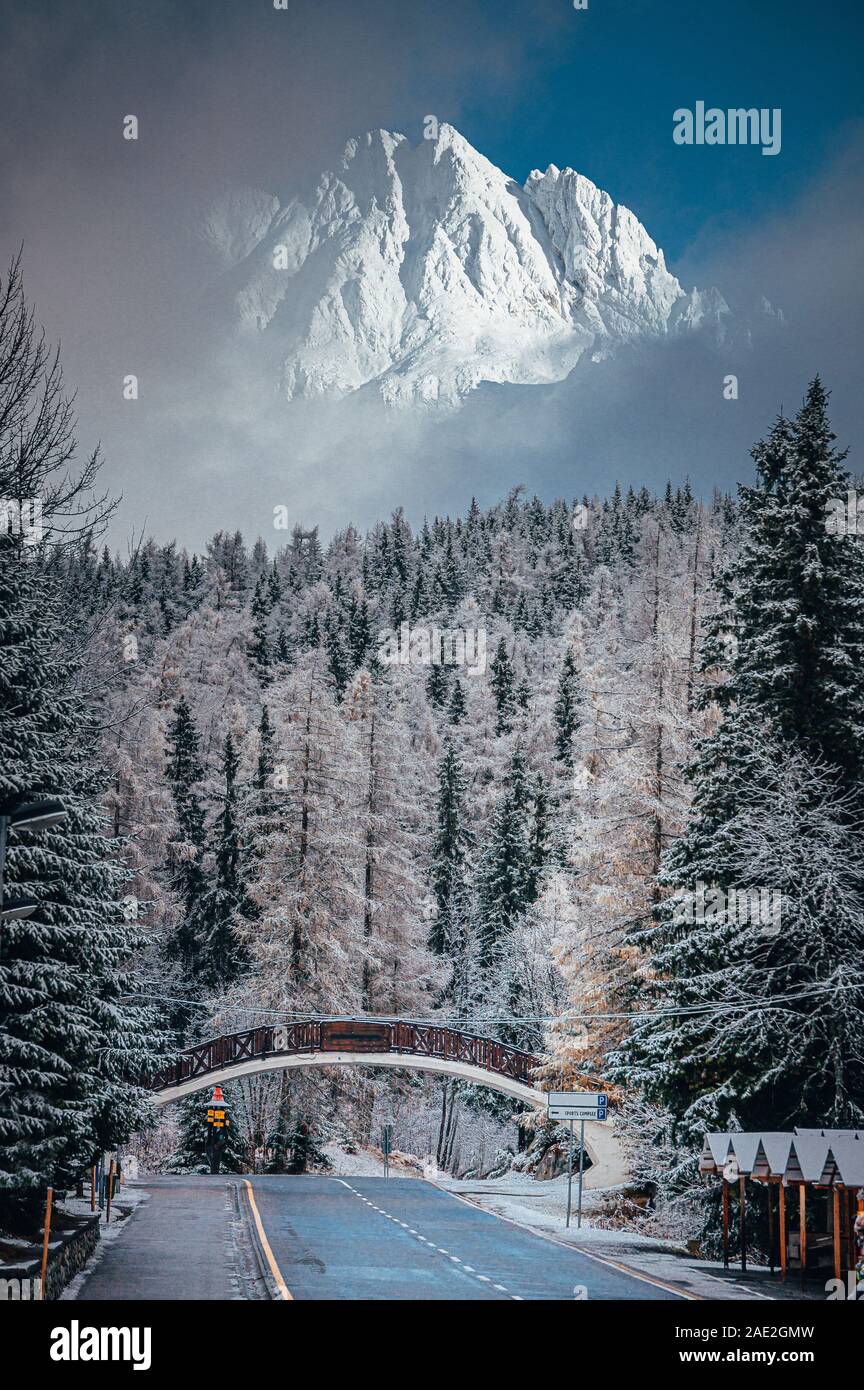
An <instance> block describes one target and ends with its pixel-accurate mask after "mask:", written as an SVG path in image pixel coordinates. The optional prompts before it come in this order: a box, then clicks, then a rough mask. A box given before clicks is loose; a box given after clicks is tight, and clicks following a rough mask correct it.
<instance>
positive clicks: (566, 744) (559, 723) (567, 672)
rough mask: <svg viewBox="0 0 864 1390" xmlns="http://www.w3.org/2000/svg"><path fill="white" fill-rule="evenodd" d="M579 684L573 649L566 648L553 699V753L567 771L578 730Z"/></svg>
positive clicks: (571, 759) (571, 761)
mask: <svg viewBox="0 0 864 1390" xmlns="http://www.w3.org/2000/svg"><path fill="white" fill-rule="evenodd" d="M580 705H581V683H580V680H579V672H578V670H577V669H576V657H575V655H574V652H573V649H572V648H568V650H567V651H566V653H565V655H564V661H563V662H562V665H561V674H560V676H559V678H558V694H557V696H556V699H555V752H556V753H557V755H558V758H559V759H560V761H561V762H562V763H563V764H564V766H565V767H566V768H568V769H570V768H572V767H573V739H574V737H575V734H576V730H577V729H578V728H579V713H580Z"/></svg>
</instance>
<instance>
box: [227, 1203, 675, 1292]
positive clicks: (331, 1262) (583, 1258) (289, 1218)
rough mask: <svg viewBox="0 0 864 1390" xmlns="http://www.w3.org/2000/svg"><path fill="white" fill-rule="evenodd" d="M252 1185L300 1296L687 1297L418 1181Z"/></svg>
mask: <svg viewBox="0 0 864 1390" xmlns="http://www.w3.org/2000/svg"><path fill="white" fill-rule="evenodd" d="M250 1182H251V1186H252V1192H253V1195H254V1200H255V1206H256V1207H257V1211H258V1214H259V1217H260V1221H261V1227H262V1229H263V1232H264V1238H265V1241H264V1245H265V1246H269V1252H270V1255H271V1256H272V1259H273V1260H274V1261H275V1264H276V1267H277V1270H278V1273H279V1274H280V1275H281V1278H282V1280H283V1281H284V1285H285V1286H286V1287H287V1290H288V1293H289V1294H290V1296H291V1297H292V1298H294V1299H387V1300H411V1299H422V1300H430V1299H439V1300H459V1301H462V1300H472V1301H473V1300H484V1299H486V1300H488V1299H492V1300H496V1299H497V1300H505V1301H506V1300H517V1301H527V1300H529V1299H567V1300H572V1299H574V1298H580V1297H581V1298H584V1297H587V1298H588V1300H589V1301H590V1300H597V1299H626V1300H634V1299H639V1300H642V1299H678V1298H679V1295H677V1294H676V1293H674V1292H673V1291H672V1290H669V1289H666V1288H664V1287H662V1286H661V1285H658V1284H654V1283H650V1282H648V1281H647V1280H645V1279H639V1278H637V1277H636V1276H635V1275H631V1274H627V1273H626V1272H624V1271H622V1270H620V1269H617V1268H616V1267H615V1266H613V1265H609V1264H606V1263H604V1262H602V1261H600V1260H597V1259H592V1258H591V1257H590V1256H587V1255H585V1254H582V1253H580V1252H578V1251H576V1250H573V1249H570V1248H567V1247H565V1246H562V1245H558V1244H556V1243H555V1242H553V1241H549V1240H546V1239H544V1238H543V1237H541V1236H536V1235H533V1234H531V1233H530V1232H528V1231H526V1230H523V1229H522V1228H520V1227H518V1226H514V1225H511V1224H510V1223H509V1222H507V1221H502V1220H501V1219H500V1218H499V1217H497V1216H493V1215H491V1214H490V1213H489V1212H485V1211H481V1210H479V1208H477V1207H474V1206H472V1205H470V1204H469V1203H467V1202H464V1201H460V1200H459V1199H458V1198H456V1197H453V1196H451V1194H450V1193H448V1192H444V1191H442V1190H440V1189H439V1188H436V1187H433V1186H432V1185H430V1184H429V1183H426V1182H421V1181H419V1180H417V1179H413V1178H390V1179H384V1178H353V1177H352V1178H325V1177H295V1178H289V1177H254V1178H251V1179H250ZM247 1200H248V1197H247ZM264 1255H265V1259H266V1258H267V1250H266V1248H265V1249H264Z"/></svg>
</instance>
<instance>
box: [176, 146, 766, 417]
mask: <svg viewBox="0 0 864 1390" xmlns="http://www.w3.org/2000/svg"><path fill="white" fill-rule="evenodd" d="M200 231H201V235H202V237H203V239H204V241H205V242H206V244H207V246H208V247H209V248H210V250H211V252H212V253H214V255H215V257H216V258H217V261H218V264H219V267H220V274H219V279H218V297H219V302H220V304H221V306H223V307H224V311H225V313H226V314H227V317H228V318H229V320H230V322H231V325H232V327H233V328H234V329H235V330H236V331H238V332H239V333H241V334H243V335H253V336H257V337H261V336H262V335H263V338H264V341H265V342H266V345H267V347H268V349H272V360H273V361H274V362H275V363H277V364H278V366H277V367H276V372H277V375H278V385H279V388H280V390H281V391H282V393H283V394H284V395H285V396H286V397H288V398H295V397H318V396H337V397H338V396H344V395H347V394H350V393H352V392H356V391H360V390H362V389H365V390H371V391H375V392H377V393H378V394H379V395H380V396H381V397H382V398H383V400H384V401H386V402H387V403H389V404H392V405H423V406H442V405H443V406H449V407H453V406H457V405H458V404H459V402H460V401H461V400H462V399H463V398H464V397H465V396H466V395H467V394H468V393H469V392H470V391H472V390H473V389H474V388H475V387H477V386H478V385H479V384H480V383H482V382H512V383H519V384H522V385H530V384H539V383H548V382H555V381H561V380H562V379H563V378H564V377H566V376H568V375H569V373H570V372H571V371H572V370H573V369H574V368H575V367H576V366H577V365H578V364H579V363H580V361H588V360H592V359H593V360H595V361H596V360H599V359H600V358H603V357H605V356H607V355H609V354H610V353H613V352H614V351H615V349H616V347H618V346H619V345H621V344H623V343H627V342H629V341H633V340H635V339H645V338H652V337H653V338H660V337H663V336H665V335H670V334H680V333H692V332H695V331H702V332H705V331H707V332H710V333H711V334H712V335H714V336H715V337H716V338H717V339H719V340H720V341H722V340H724V339H725V338H727V337H728V336H729V335H730V334H731V335H740V333H742V332H744V333H745V334H746V332H747V331H748V330H747V328H746V326H742V325H739V324H736V323H735V321H734V320H733V316H732V315H731V313H730V310H729V307H728V305H727V304H726V302H725V300H724V299H723V297H722V295H721V294H720V293H719V292H718V291H717V290H707V291H700V290H692V291H690V292H689V293H688V292H686V291H685V290H684V289H683V288H682V286H681V285H680V284H679V282H678V280H677V279H676V278H675V276H674V275H672V274H671V272H670V271H669V270H667V268H666V263H665V260H664V258H663V252H662V251H661V250H660V249H659V248H658V247H657V246H656V245H655V243H654V242H653V241H652V239H651V237H650V236H649V235H648V232H647V231H646V230H645V228H644V227H643V226H642V224H641V223H640V222H639V220H638V218H637V217H636V216H635V215H634V214H633V213H632V212H630V210H629V209H628V208H625V207H623V206H621V205H619V204H615V203H614V202H613V201H612V199H611V198H610V197H609V195H608V194H607V193H604V192H603V191H602V189H599V188H597V186H596V185H595V184H593V183H592V182H591V180H590V179H587V178H585V177H584V175H582V174H578V173H576V172H575V171H574V170H573V169H564V170H560V169H558V168H556V167H555V166H554V165H550V166H549V168H548V169H547V170H546V171H545V173H540V172H539V171H537V170H535V171H534V172H533V173H532V174H531V175H530V176H529V178H528V180H527V182H526V183H525V185H524V187H522V186H521V185H520V184H518V183H517V182H515V181H514V180H513V179H511V178H509V177H508V176H507V175H506V174H505V173H503V172H502V171H501V170H500V169H498V168H496V167H495V165H494V164H491V163H490V162H489V160H488V159H485V158H484V157H483V155H482V154H480V153H479V152H478V151H477V150H475V149H474V148H473V147H472V146H471V145H470V144H469V143H468V141H467V140H465V139H463V137H462V136H461V135H460V134H459V133H458V131H456V130H454V129H453V127H452V126H449V125H441V127H440V129H439V133H438V137H437V139H435V140H423V141H421V142H420V144H419V145H411V144H410V143H409V142H408V140H407V139H406V138H405V137H404V136H403V135H396V134H391V133H389V132H388V131H384V130H376V131H372V132H370V133H368V134H366V135H364V136H362V137H361V138H359V139H356V140H351V141H349V143H348V145H347V146H346V147H345V150H344V152H343V154H342V157H341V160H340V161H339V164H338V166H337V167H336V168H335V169H334V170H332V171H330V172H327V173H324V174H323V175H322V176H321V178H320V180H319V181H318V183H317V186H316V187H315V188H314V190H312V191H311V192H309V193H306V194H304V195H302V196H300V195H298V196H296V197H292V198H290V199H289V200H288V201H280V199H278V198H277V197H275V196H273V195H272V194H269V193H264V192H261V191H258V190H240V191H237V192H233V193H231V194H229V195H226V196H224V197H223V198H222V199H220V201H219V202H218V203H217V204H216V205H214V206H213V207H212V208H211V209H210V210H209V211H208V214H207V216H206V218H205V219H204V222H203V225H202V227H201V229H200ZM269 356H270V354H269V353H268V358H269Z"/></svg>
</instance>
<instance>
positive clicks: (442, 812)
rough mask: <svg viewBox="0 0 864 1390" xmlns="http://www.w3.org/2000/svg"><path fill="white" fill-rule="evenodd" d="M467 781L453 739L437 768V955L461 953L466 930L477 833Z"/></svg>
mask: <svg viewBox="0 0 864 1390" xmlns="http://www.w3.org/2000/svg"><path fill="white" fill-rule="evenodd" d="M466 790H467V783H466V780H465V775H464V772H463V770H462V764H461V762H460V759H459V755H458V754H457V752H456V749H455V746H454V745H453V743H451V742H450V741H448V742H447V743H446V744H445V745H444V756H443V758H442V759H441V764H440V766H439V768H438V806H437V813H436V829H435V839H434V841H433V846H432V869H431V878H432V891H433V893H434V895H435V906H436V913H435V919H434V922H433V924H432V929H431V931H430V933H429V947H430V950H432V951H434V952H435V954H436V955H439V956H443V955H450V956H451V957H454V956H456V955H458V954H459V951H460V950H461V947H462V942H463V937H464V931H465V913H466V905H467V896H468V887H467V879H468V859H469V855H470V853H471V849H472V846H473V843H474V837H473V835H472V833H471V831H470V830H469V828H468V826H467V824H466V818H465V794H466Z"/></svg>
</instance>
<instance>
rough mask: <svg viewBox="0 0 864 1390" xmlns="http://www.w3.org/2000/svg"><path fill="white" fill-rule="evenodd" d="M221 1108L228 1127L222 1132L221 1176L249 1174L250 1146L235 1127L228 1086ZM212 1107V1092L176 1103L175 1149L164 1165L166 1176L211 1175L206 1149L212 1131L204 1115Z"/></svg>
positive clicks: (209, 1142) (232, 1094)
mask: <svg viewBox="0 0 864 1390" xmlns="http://www.w3.org/2000/svg"><path fill="white" fill-rule="evenodd" d="M223 1097H224V1104H220V1106H219V1108H220V1109H224V1111H225V1117H226V1119H227V1120H228V1121H229V1123H228V1124H227V1125H226V1126H225V1129H224V1130H223V1133H224V1136H225V1138H224V1141H223V1142H222V1145H221V1149H220V1155H219V1167H220V1171H221V1172H223V1173H248V1171H249V1159H250V1154H249V1146H248V1144H247V1142H246V1139H245V1137H244V1135H243V1134H242V1132H241V1127H240V1125H239V1124H238V1123H237V1107H236V1105H235V1104H234V1093H233V1091H232V1088H231V1086H230V1085H229V1086H226V1087H224V1089H223ZM212 1106H213V1100H212V1092H211V1091H210V1090H209V1089H208V1090H206V1091H196V1092H195V1093H194V1094H193V1095H191V1096H187V1097H186V1098H185V1100H181V1101H178V1102H177V1109H178V1110H179V1112H180V1118H179V1125H178V1135H177V1147H176V1148H175V1150H174V1152H173V1153H172V1154H171V1156H170V1158H168V1159H167V1160H166V1161H165V1165H164V1167H165V1172H167V1173H209V1172H210V1153H209V1147H210V1144H211V1143H212V1137H213V1136H212V1131H211V1128H210V1126H208V1124H207V1111H208V1109H210V1108H211V1107H212Z"/></svg>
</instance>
